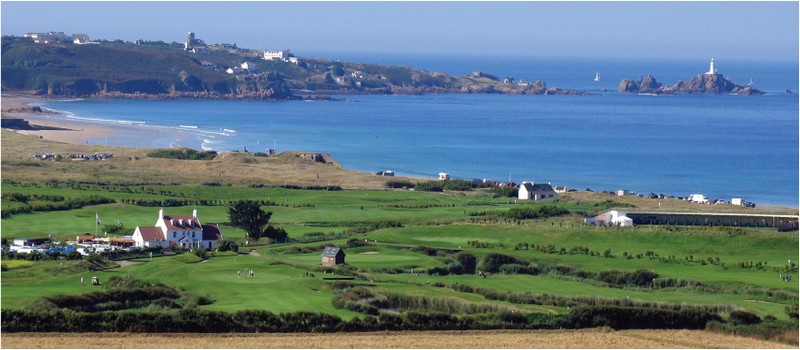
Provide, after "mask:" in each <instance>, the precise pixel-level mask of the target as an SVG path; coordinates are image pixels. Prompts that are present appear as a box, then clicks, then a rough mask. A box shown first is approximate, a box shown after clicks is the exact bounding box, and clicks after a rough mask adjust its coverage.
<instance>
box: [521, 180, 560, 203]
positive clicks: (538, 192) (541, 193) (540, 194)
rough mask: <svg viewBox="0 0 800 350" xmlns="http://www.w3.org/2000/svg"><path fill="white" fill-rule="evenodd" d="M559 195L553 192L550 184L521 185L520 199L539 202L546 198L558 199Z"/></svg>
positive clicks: (526, 183)
mask: <svg viewBox="0 0 800 350" xmlns="http://www.w3.org/2000/svg"><path fill="white" fill-rule="evenodd" d="M556 197H558V193H556V191H554V190H553V186H551V185H550V184H549V183H546V184H537V183H534V182H530V181H523V182H522V184H520V185H519V199H530V200H535V201H539V200H542V199H546V198H556Z"/></svg>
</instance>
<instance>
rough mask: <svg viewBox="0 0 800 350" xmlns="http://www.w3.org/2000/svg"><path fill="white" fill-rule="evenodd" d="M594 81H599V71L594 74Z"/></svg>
mask: <svg viewBox="0 0 800 350" xmlns="http://www.w3.org/2000/svg"><path fill="white" fill-rule="evenodd" d="M594 81H600V72H597V73H595V74H594Z"/></svg>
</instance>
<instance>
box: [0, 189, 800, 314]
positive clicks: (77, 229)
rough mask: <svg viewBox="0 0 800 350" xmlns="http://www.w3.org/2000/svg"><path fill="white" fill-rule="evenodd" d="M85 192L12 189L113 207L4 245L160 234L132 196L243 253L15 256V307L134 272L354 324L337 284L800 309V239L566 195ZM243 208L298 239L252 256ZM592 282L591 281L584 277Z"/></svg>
mask: <svg viewBox="0 0 800 350" xmlns="http://www.w3.org/2000/svg"><path fill="white" fill-rule="evenodd" d="M76 186H77V185H76ZM81 186H85V188H74V187H69V186H65V185H61V188H54V187H46V186H39V187H37V186H33V185H25V186H23V185H19V184H4V185H3V188H2V192H3V194H4V195H5V194H8V193H20V194H23V195H34V194H35V195H39V196H61V197H64V198H78V197H86V196H89V195H100V196H103V197H107V198H111V199H114V200H115V201H116V203H111V204H102V205H89V206H84V207H82V208H78V209H71V210H58V211H35V212H34V213H26V214H14V215H11V216H9V217H6V218H4V219H3V221H2V238H3V239H6V240H11V239H12V238H16V237H47V236H48V235H51V234H54V235H55V239H57V240H67V239H69V240H72V239H74V238H75V236H76V235H78V234H82V233H86V232H88V233H94V230H95V215H98V216H100V218H101V219H102V221H103V224H116V223H117V222H118V220H119V221H120V222H122V223H123V225H124V227H125V230H126V231H125V232H127V234H132V233H133V230H134V228H135V227H136V226H152V225H153V224H154V223H155V222H156V220H157V216H158V210H159V209H160V206H139V205H134V204H132V203H130V201H131V200H164V199H182V200H190V201H205V202H203V203H204V204H192V203H194V202H192V203H189V204H187V205H181V206H174V207H164V211H165V213H166V214H167V215H190V214H191V212H192V210H193V209H197V210H198V217H199V218H200V220H201V221H202V222H203V223H218V224H220V228H221V231H222V234H223V236H224V237H225V238H226V239H230V240H234V241H236V242H237V243H238V244H239V246H240V250H239V253H238V254H236V253H232V252H224V253H217V254H216V256H214V257H212V258H210V259H208V260H203V259H201V258H199V257H197V256H196V255H194V254H192V253H182V254H178V255H174V256H161V257H155V258H153V259H149V258H144V259H142V258H139V259H133V260H132V261H130V262H128V261H120V262H118V263H120V264H121V265H122V266H120V267H115V268H110V269H105V270H102V271H88V270H87V269H86V266H87V265H85V264H84V265H80V263H79V262H76V261H71V260H57V261H52V260H51V261H35V262H33V261H23V260H9V259H5V257H4V261H3V264H4V265H5V268H8V270H7V271H4V272H3V279H2V292H3V293H2V308H25V307H27V306H28V305H30V303H31V302H34V301H35V300H37V299H38V298H40V297H42V296H52V295H56V294H68V295H77V294H83V293H87V292H89V291H93V290H100V289H102V287H90V286H88V280H89V279H90V278H91V277H92V276H97V277H98V278H100V280H101V282H103V281H107V280H108V278H110V277H112V276H126V275H132V276H136V277H138V278H139V279H141V280H144V281H149V282H153V283H163V284H165V285H168V286H172V287H177V288H181V289H183V290H186V291H188V292H191V293H193V294H195V295H202V296H207V297H208V298H209V299H211V300H212V301H213V302H212V303H210V304H208V305H202V306H200V307H201V308H204V309H209V310H220V311H237V310H246V309H262V310H269V311H272V312H276V313H278V312H291V311H316V312H323V313H328V314H333V315H338V316H340V317H342V318H345V319H350V318H353V317H354V316H359V317H361V316H364V314H363V313H362V312H359V311H353V310H350V309H347V308H337V307H335V306H334V300H335V299H336V298H337V297H338V296H337V295H338V294H337V293H343V292H341V291H336V290H334V289H333V284H332V282H334V281H337V280H344V281H349V282H348V283H355V284H358V285H361V286H363V287H364V288H368V289H370V290H373V291H376V292H380V293H389V294H391V293H399V294H402V295H407V296H418V297H423V298H431V300H432V301H430V302H442V303H445V302H443V301H442V300H447V302H453V303H456V304H458V303H463V304H469V305H473V304H474V305H495V306H497V307H500V308H502V309H508V310H515V311H524V312H527V313H566V312H568V309H567V308H566V307H561V306H551V305H538V304H530V303H522V302H510V301H503V300H494V299H489V298H487V297H486V296H484V295H481V294H480V293H477V292H475V293H471V292H463V291H456V290H453V289H450V288H447V287H443V286H444V285H447V286H452V285H454V284H459V285H464V286H469V287H472V288H483V289H485V290H490V291H495V292H497V293H507V292H513V293H526V292H530V293H531V294H533V295H543V294H546V295H552V296H556V297H561V298H573V297H582V298H601V299H609V300H634V301H642V302H660V303H667V304H684V303H685V304H688V305H723V306H725V307H728V308H738V309H743V310H748V311H750V312H753V313H755V314H757V315H759V316H762V317H763V316H767V315H771V316H774V317H776V318H779V319H787V318H788V316H787V314H786V312H785V311H784V309H785V308H786V306H787V305H790V304H793V303H796V298H797V292H798V284H797V283H796V278H797V274H798V273H797V267H796V265H794V266H789V267H787V266H786V265H787V260H792V261H793V262H796V261H797V260H800V259H798V258H799V257H798V255H799V254H798V237H797V234H796V232H794V233H779V232H776V231H775V230H774V229H764V228H761V229H756V228H742V229H734V228H719V227H681V226H677V227H666V226H637V227H634V228H626V229H619V228H598V227H593V226H585V225H583V224H582V215H579V214H576V213H578V212H580V213H584V214H585V213H591V212H596V211H599V210H600V209H597V208H598V206H596V205H594V204H593V203H591V202H581V201H573V200H569V199H565V200H563V201H561V202H558V203H557V205H559V206H561V207H563V208H565V209H567V210H570V211H571V212H572V213H573V214H571V215H567V216H564V217H555V218H549V219H547V218H545V219H536V220H511V219H500V218H498V217H492V216H486V214H485V213H491V212H495V211H506V210H509V209H510V208H515V207H516V208H519V207H537V206H540V205H542V203H525V204H522V203H520V204H513V200H508V199H506V198H492V197H491V196H490V195H489V194H487V193H482V192H479V193H468V194H464V193H425V192H414V191H404V190H343V191H312V190H292V189H286V188H267V187H264V188H253V187H246V186H236V185H234V186H200V185H163V186H159V185H124V184H123V185H119V184H118V185H102V186H101V185H96V184H89V185H81ZM103 186H105V189H104V188H103ZM240 199H252V200H264V201H268V203H269V205H265V206H262V208H263V209H264V210H266V211H271V212H272V219H271V220H270V223H271V224H273V225H275V226H278V227H282V228H284V229H286V231H287V232H288V234H289V238H290V242H288V243H282V244H270V243H269V242H268V240H267V239H261V240H259V241H255V242H253V241H251V240H248V243H249V244H248V245H247V246H245V234H244V231H243V230H241V229H238V228H234V227H231V226H230V225H229V224H228V221H229V219H228V213H227V209H228V207H227V205H228V204H229V203H231V202H232V201H235V200H240ZM123 201H127V202H123ZM198 203H200V202H198ZM551 203H552V202H551ZM182 204H186V203H182ZM12 205H20V204H19V203H7V201H4V203H3V208H9V207H10V206H12ZM603 205H606V204H603ZM611 205H613V203H612V204H611ZM603 210H605V207H603ZM481 213H484V214H481ZM100 229H102V225H101V226H100ZM100 234H101V235H102V234H103V233H102V232H100ZM325 245H335V246H339V247H343V248H344V251H345V253H346V268H343V269H342V270H337V271H339V272H340V273H342V274H330V271H333V269H332V268H328V269H323V267H322V266H321V256H320V253H321V248H322V247H323V246H325ZM251 251H252V252H251ZM459 252H466V253H469V254H472V255H474V257H475V259H476V261H477V262H478V263H480V262H481V261H482V260H483V259H485V258H486V257H487V256H489V254H491V253H500V254H505V255H509V256H513V257H515V258H517V259H522V260H524V261H525V263H526V264H530V266H535V267H537V268H539V269H549V270H543V271H544V272H542V273H540V274H535V275H531V274H524V273H517V274H503V273H500V272H498V273H488V274H487V275H488V277H487V278H481V277H480V276H478V275H477V271H476V273H475V274H473V273H466V274H451V275H447V276H440V275H430V274H428V271H430V270H432V269H448V268H451V267H452V266H454V264H455V259H456V258H457V256H458V253H459ZM756 263H757V264H758V266H756ZM250 269H252V270H253V271H254V277H253V278H250V277H249V276H247V275H246V271H249V270H250ZM559 269H560V270H559ZM610 270H617V271H626V272H634V271H637V270H647V271H650V272H652V273H655V274H658V279H659V280H661V281H667V280H670V281H672V282H670V283H683V284H682V285H681V286H678V287H665V288H655V287H654V286H652V285H649V284H645V285H640V286H632V285H627V286H612V285H609V284H608V283H605V282H602V281H600V280H597V278H598V277H596V276H598V274H600V273H602V272H607V271H610ZM237 271H238V272H241V274H240V276H237ZM323 271H326V272H328V273H324V272H323ZM554 271H555V272H554ZM557 271H568V272H565V273H560V272H557ZM569 271H571V272H569ZM579 273H582V274H584V275H585V276H589V277H587V278H584V277H577V276H578V274H579ZM311 274H313V275H314V277H311V276H310V275H311ZM786 274H789V275H792V276H793V277H794V278H795V279H793V280H792V281H791V283H787V282H786V281H785V280H781V279H780V278H779V276H781V277H782V276H784V275H786ZM584 275H581V276H584ZM592 276H594V277H592ZM81 277H84V278H85V280H86V285H85V286H81V285H80V282H79V281H80V278H81ZM676 281H677V282H676ZM655 282H656V281H653V283H655ZM648 283H649V282H648ZM345 294H346V292H345ZM348 298H352V296H349V297H348ZM436 300H438V301H436ZM348 301H356V299H353V300H350V299H348Z"/></svg>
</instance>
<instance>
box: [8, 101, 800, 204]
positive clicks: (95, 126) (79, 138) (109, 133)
mask: <svg viewBox="0 0 800 350" xmlns="http://www.w3.org/2000/svg"><path fill="white" fill-rule="evenodd" d="M60 100H64V99H54V98H48V97H42V96H34V95H27V94H19V93H14V94H7V93H4V94H3V95H2V110H3V115H4V116H9V117H15V118H22V119H25V120H28V121H29V122H30V124H31V125H38V126H43V127H50V128H61V129H68V130H12V131H13V132H16V133H19V134H22V135H34V136H39V137H40V138H42V139H45V140H52V141H59V142H65V143H69V144H73V145H103V144H104V142H103V141H104V140H103V138H105V143H107V145H110V146H117V147H126V148H144V149H156V148H169V147H172V146H173V144H175V145H177V146H178V147H189V148H192V149H196V150H199V151H202V150H205V149H203V148H200V149H197V148H196V147H193V146H185V145H179V144H177V142H172V143H171V144H170V145H167V146H156V145H155V144H153V143H151V144H149V145H148V144H146V143H144V142H142V140H157V141H161V142H162V143H163V142H164V133H165V132H164V131H162V130H158V129H149V128H146V127H137V126H131V125H122V124H110V125H107V124H101V123H96V122H91V121H82V120H72V119H65V118H56V117H53V116H54V115H63V112H58V111H56V113H57V114H52V113H8V112H5V111H7V110H9V109H12V108H23V107H29V106H31V105H34V104H36V103H41V102H46V101H60ZM47 110H48V111H52V110H49V109H47ZM186 136H187V135H186V134H181V131H180V130H179V131H178V134H177V138H176V139H175V140H176V141H180V140H186V139H187V137H186ZM110 137H113V138H116V140H112V143H108V141H109V138H110ZM119 140H122V141H123V144H122V145H120V144H118V143H117V142H118V141H119ZM130 140H138V142H139V145H137V146H131V145H130V144H127V145H126V144H125V143H129V142H124V141H130ZM113 141H117V142H113ZM181 143H183V142H181ZM220 152H223V153H224V152H226V151H220ZM352 170H353V171H359V172H363V173H368V174H371V172H370V171H365V170H355V169H352ZM402 176H406V177H413V178H419V176H418V175H402ZM430 180H435V179H433V178H430ZM645 192H646V191H645ZM645 192H642V193H645ZM757 205H758V206H759V207H761V208H775V209H793V210H796V209H797V208H798V207H800V205H798V203H793V204H773V203H757Z"/></svg>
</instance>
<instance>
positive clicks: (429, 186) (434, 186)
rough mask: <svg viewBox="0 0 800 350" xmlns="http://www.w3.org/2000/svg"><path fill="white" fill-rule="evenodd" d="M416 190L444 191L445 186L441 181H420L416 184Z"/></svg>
mask: <svg viewBox="0 0 800 350" xmlns="http://www.w3.org/2000/svg"><path fill="white" fill-rule="evenodd" d="M414 190H415V191H425V192H443V191H444V186H443V185H442V183H441V181H427V182H418V183H417V184H416V185H415V186H414Z"/></svg>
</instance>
